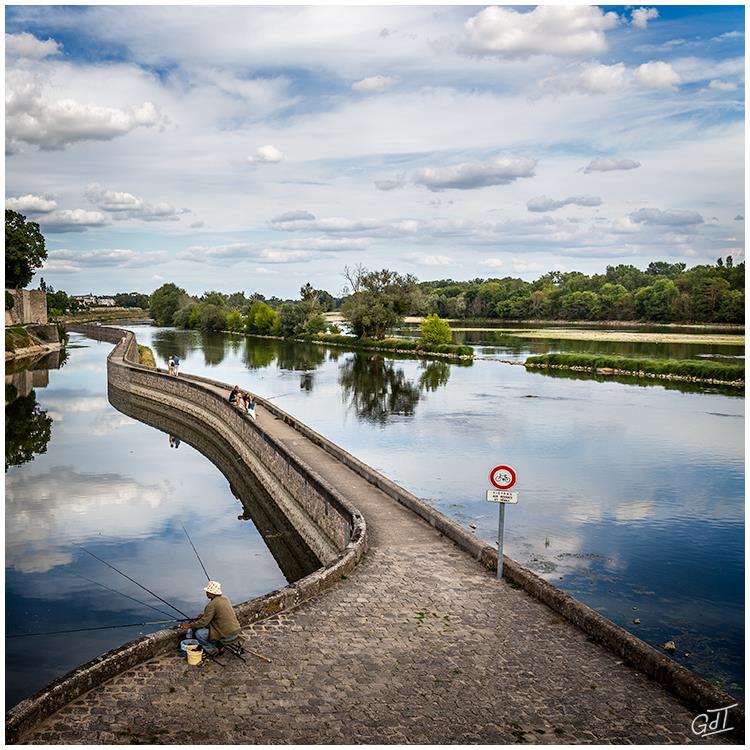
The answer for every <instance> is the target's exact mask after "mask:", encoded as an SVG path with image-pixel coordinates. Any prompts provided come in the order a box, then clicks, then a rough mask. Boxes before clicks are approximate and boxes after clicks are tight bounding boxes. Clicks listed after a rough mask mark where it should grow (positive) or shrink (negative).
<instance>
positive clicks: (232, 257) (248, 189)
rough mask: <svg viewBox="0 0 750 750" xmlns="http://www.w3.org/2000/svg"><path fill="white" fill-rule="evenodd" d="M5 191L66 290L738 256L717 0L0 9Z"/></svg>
mask: <svg viewBox="0 0 750 750" xmlns="http://www.w3.org/2000/svg"><path fill="white" fill-rule="evenodd" d="M5 25H6V27H5V55H6V58H5V64H6V92H5V96H6V158H5V170H6V186H5V189H6V208H11V209H14V210H17V211H20V212H21V213H22V214H24V215H25V216H26V217H27V218H28V219H30V220H33V221H35V222H38V223H39V225H40V227H41V230H42V232H43V233H44V236H45V238H46V241H47V249H48V259H47V262H46V264H45V266H44V267H43V268H42V269H41V270H40V271H39V272H38V273H37V274H36V276H35V277H34V280H33V281H32V284H31V286H35V285H36V284H37V283H38V281H39V278H40V276H43V277H44V279H45V281H46V282H47V283H48V284H52V285H53V286H54V287H55V288H56V289H64V290H65V291H67V292H68V293H70V294H84V293H88V292H93V293H95V294H111V293H115V292H124V291H141V292H146V293H150V292H151V291H153V290H154V289H155V288H157V287H158V286H160V285H161V284H163V283H166V282H174V283H177V284H178V285H179V286H181V287H183V288H185V289H186V290H187V291H188V292H190V293H191V294H200V293H202V292H203V291H206V290H209V289H216V290H219V291H223V292H233V291H237V290H241V291H245V292H246V293H247V294H248V295H249V294H251V293H252V292H261V293H263V294H265V295H266V296H270V295H274V294H275V295H278V296H280V297H288V298H293V297H296V296H297V294H298V290H299V288H300V287H301V286H302V285H303V284H304V283H306V282H308V281H309V282H310V283H312V285H313V286H314V287H316V288H320V289H326V290H328V291H329V292H331V293H332V294H334V295H338V294H340V293H341V290H342V287H343V286H344V283H345V281H344V277H343V270H344V267H345V266H349V267H352V266H356V265H357V264H362V265H364V266H365V267H367V268H371V269H375V268H384V267H387V268H391V269H394V270H396V271H398V272H400V273H412V274H414V275H415V276H417V277H418V278H419V279H420V280H429V279H447V278H452V279H457V280H464V279H473V278H477V277H482V278H487V277H498V278H502V277H505V276H514V277H521V278H524V279H527V280H531V279H535V278H538V277H539V276H540V275H542V274H543V273H546V272H547V271H550V270H563V271H571V270H577V271H583V272H585V273H589V274H590V273H598V272H603V271H604V269H605V268H606V266H608V265H616V264H618V263H628V264H632V265H635V266H638V267H639V268H645V267H646V266H647V265H648V263H649V262H651V261H653V260H667V261H669V262H684V263H686V264H687V265H688V266H692V265H696V264H698V263H714V262H715V261H716V259H717V258H718V257H719V256H722V257H724V256H726V255H732V256H733V257H734V259H735V261H736V262H737V261H739V260H743V259H744V226H745V224H744V212H745V196H744V69H745V64H744V42H745V40H744V29H745V24H744V7H743V6H696V5H693V6H661V5H660V6H651V5H645V6H640V5H633V6H573V5H545V6H508V5H505V6H502V5H501V6H497V5H496V6H482V5H472V6H468V5H455V6H450V5H436V6H429V5H410V6H397V5H388V6H381V7H373V6H351V7H345V6H299V5H298V6H284V5H268V6H176V5H161V6H148V5H144V6H128V5H100V6H62V5H46V6H45V5H9V6H6V14H5Z"/></svg>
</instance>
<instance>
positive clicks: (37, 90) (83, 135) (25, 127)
mask: <svg viewBox="0 0 750 750" xmlns="http://www.w3.org/2000/svg"><path fill="white" fill-rule="evenodd" d="M5 114H6V117H5V137H6V143H7V144H8V147H9V150H10V151H11V152H14V151H17V150H18V144H19V143H28V144H31V145H36V146H39V148H41V149H42V150H45V151H54V150H57V149H63V148H65V147H66V146H69V145H71V144H73V143H76V142H79V141H108V140H112V139H113V138H117V137H119V136H123V135H125V134H127V133H129V132H130V131H132V130H134V129H136V128H139V127H151V126H153V125H155V124H157V122H158V121H159V113H158V111H157V109H156V107H155V106H154V105H153V104H152V103H151V102H143V103H142V104H138V105H131V106H127V107H122V108H117V107H105V106H99V105H90V104H82V103H80V102H79V101H77V100H75V99H70V98H69V99H51V98H49V96H47V95H46V94H45V93H44V92H43V86H42V81H41V78H40V77H39V76H37V75H34V74H33V73H30V72H29V71H26V70H21V69H9V70H8V71H7V73H6V93H5Z"/></svg>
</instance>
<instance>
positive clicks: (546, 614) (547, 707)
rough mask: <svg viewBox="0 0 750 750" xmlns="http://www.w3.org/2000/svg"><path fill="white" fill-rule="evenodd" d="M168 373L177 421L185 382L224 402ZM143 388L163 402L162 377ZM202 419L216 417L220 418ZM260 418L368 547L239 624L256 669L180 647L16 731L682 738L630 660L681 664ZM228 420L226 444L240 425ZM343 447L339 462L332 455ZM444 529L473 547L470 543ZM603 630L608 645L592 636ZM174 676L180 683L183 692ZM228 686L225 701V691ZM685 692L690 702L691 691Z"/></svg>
mask: <svg viewBox="0 0 750 750" xmlns="http://www.w3.org/2000/svg"><path fill="white" fill-rule="evenodd" d="M139 372H140V369H139ZM139 377H140V376H139ZM191 380H195V381H196V383H195V384H191ZM161 381H163V382H161ZM160 382H161V384H162V385H163V386H164V387H165V388H167V387H168V389H169V390H170V391H175V393H178V396H179V398H176V399H173V400H172V402H171V403H170V404H168V406H169V407H170V408H168V409H167V411H168V413H169V414H170V415H172V416H174V415H175V414H177V413H178V412H180V411H181V410H182V409H185V410H194V404H193V403H192V402H193V401H194V399H193V398H192V397H191V392H192V391H193V390H195V389H196V387H197V388H201V386H204V385H213V386H216V387H217V388H219V392H218V394H217V395H218V396H219V397H220V398H221V404H222V405H224V406H226V394H227V393H228V390H229V386H221V387H220V386H219V384H217V383H213V384H212V383H209V382H208V381H205V380H202V379H200V378H191V376H185V377H181V378H179V379H166V378H161V379H160ZM151 384H152V386H153V385H154V384H157V385H158V383H156V381H152V383H151ZM191 385H192V387H191ZM178 388H179V392H177V391H176V390H175V389H178ZM201 389H202V388H201ZM142 390H143V393H144V395H147V396H148V397H149V398H151V399H153V400H154V401H156V402H157V403H159V404H160V405H161V404H162V399H160V398H157V396H158V395H159V394H158V393H157V391H159V390H161V389H160V388H157V389H154V388H153V387H151V388H148V389H146V388H143V389H142ZM266 409H267V411H266ZM206 414H208V412H206ZM209 416H210V415H209ZM217 416H218V415H217ZM231 416H232V417H235V416H236V413H235V411H232V412H231ZM211 419H212V420H213V421H214V422H215V423H216V426H217V428H218V427H219V425H220V421H216V420H215V419H214V417H211ZM230 421H232V420H230ZM248 425H250V423H249V422H248ZM256 425H257V428H258V429H261V430H263V431H264V432H265V433H267V441H268V442H269V443H271V444H274V443H279V444H280V445H282V446H286V448H287V449H288V450H289V451H290V452H293V453H294V454H295V455H297V456H298V459H297V460H299V461H302V462H304V464H305V465H307V466H314V467H315V472H316V476H317V477H319V478H320V480H319V481H321V482H322V483H325V486H330V487H336V486H346V487H347V496H349V497H351V498H352V502H356V504H357V507H361V509H362V511H363V513H364V515H365V517H366V521H367V526H368V529H372V536H371V549H370V553H368V555H367V557H366V559H365V560H364V561H363V563H362V564H361V565H360V566H359V567H358V568H357V569H355V570H353V571H352V573H351V574H349V575H347V576H345V577H344V578H343V579H342V581H341V582H340V583H339V585H337V586H336V587H335V588H333V589H331V590H329V591H328V592H326V593H325V595H324V596H322V597H320V599H317V600H312V601H310V602H308V603H304V604H301V605H300V606H297V607H294V608H293V609H290V610H288V611H283V612H281V613H280V614H277V615H273V616H271V617H270V618H268V619H266V620H264V621H263V622H261V623H259V624H257V625H251V626H249V627H248V628H246V631H245V632H246V635H247V637H248V638H251V639H252V641H251V643H252V648H253V649H257V650H259V651H262V652H264V653H267V654H268V655H270V656H271V657H272V660H273V662H272V664H271V665H268V664H266V663H258V662H254V663H253V666H252V668H248V667H247V666H245V665H241V664H239V663H238V662H235V661H232V662H230V663H229V664H228V665H227V666H226V667H224V668H222V669H220V670H216V669H211V668H209V669H203V670H197V669H196V670H190V669H189V668H186V666H185V662H184V658H180V657H178V655H177V654H170V655H165V656H161V657H159V658H158V659H155V660H151V661H149V662H148V663H146V664H142V665H140V666H138V667H135V668H133V669H131V670H129V671H128V672H127V673H125V674H122V675H120V676H118V677H116V678H115V679H114V680H112V681H111V682H109V683H107V684H106V685H102V686H99V687H96V688H94V689H93V690H92V691H91V692H89V693H87V694H86V695H85V696H82V697H81V699H80V700H77V701H76V702H75V703H72V704H69V705H67V706H66V707H65V708H64V709H63V710H62V711H61V712H59V713H58V714H57V715H55V716H54V717H52V718H51V719H50V720H49V721H48V722H47V723H46V724H44V725H39V726H37V727H35V730H34V734H33V735H27V736H26V737H25V738H24V739H25V740H27V741H29V740H30V741H36V742H54V743H70V742H80V741H82V740H84V739H85V741H88V742H106V743H114V742H125V743H127V742H147V743H154V742H159V743H168V744H195V743H204V742H211V743H217V742H221V743H228V744H239V743H257V742H273V743H295V744H311V743H318V744H320V743H323V744H330V743H342V742H347V741H349V742H352V741H354V742H360V743H365V742H373V743H389V744H390V743H403V744H406V743H415V742H417V743H445V742H446V741H447V742H454V743H462V744H468V743H484V744H486V743H495V742H497V743H510V742H518V741H539V740H540V738H541V739H544V738H545V737H546V738H548V739H553V740H557V741H560V742H568V743H572V742H592V741H593V742H622V741H627V740H630V741H633V739H638V738H641V737H643V738H645V741H649V742H687V741H689V740H690V739H691V734H690V724H691V721H692V717H693V716H694V714H695V711H694V710H690V709H689V708H687V707H686V706H685V705H683V704H681V702H680V701H678V700H676V699H675V698H673V697H672V696H670V695H669V694H668V693H667V692H666V691H664V690H662V689H661V688H660V687H659V686H658V685H657V684H656V682H654V681H651V680H648V679H646V678H645V676H644V675H643V674H641V673H639V672H638V671H636V670H635V669H633V668H632V667H631V666H629V665H630V663H631V661H634V662H635V663H636V664H638V666H639V667H641V668H643V667H644V666H645V665H646V663H647V662H649V661H650V662H651V664H652V665H654V666H655V667H656V668H657V674H656V675H654V676H655V677H657V679H660V680H666V681H669V680H671V678H672V677H675V678H677V677H678V676H679V675H682V674H684V672H685V671H686V670H683V669H682V668H681V667H679V666H676V665H675V664H674V662H673V661H672V659H671V657H667V656H666V655H664V654H660V653H657V652H654V650H653V649H650V648H649V647H645V646H644V644H643V643H642V642H640V641H638V639H635V638H633V637H632V636H629V635H628V634H627V633H625V632H624V631H622V630H621V629H619V628H615V629H614V630H612V629H611V627H612V626H611V623H609V622H608V621H607V620H605V618H603V617H602V616H601V615H599V614H597V613H595V612H593V611H591V610H589V609H588V608H585V607H583V605H581V604H580V603H578V602H574V601H572V600H571V599H570V597H567V596H566V595H564V594H561V592H559V591H558V590H557V589H555V588H554V587H552V586H550V585H549V584H545V583H544V582H543V581H541V580H540V579H538V578H537V577H536V576H533V574H530V573H529V572H528V571H525V570H524V569H523V568H521V567H520V566H518V565H517V564H515V563H513V562H512V561H510V560H507V561H506V578H510V579H511V580H513V582H514V583H515V584H516V585H515V586H507V585H504V584H503V583H502V582H498V581H496V580H495V578H494V576H493V575H492V574H491V572H489V571H487V570H486V567H490V568H491V567H492V565H491V563H492V556H493V555H494V554H495V553H494V551H493V550H492V548H491V546H490V545H489V544H488V543H482V542H480V540H478V539H477V538H475V537H474V536H473V535H471V534H469V533H468V532H466V531H465V530H463V529H460V528H456V527H455V525H454V524H452V523H451V522H450V521H448V520H447V519H446V518H445V517H444V516H442V514H440V513H438V512H436V511H434V510H432V509H430V508H429V507H428V506H426V505H425V504H424V503H422V502H421V501H419V500H418V499H417V498H414V497H413V496H410V495H409V494H408V493H406V492H404V491H403V490H402V489H401V488H400V487H398V486H397V485H394V484H393V483H392V482H390V481H389V480H388V479H386V478H385V477H382V476H379V475H378V476H377V477H376V479H377V482H376V483H373V481H372V479H370V480H367V478H366V476H365V475H364V474H363V473H362V472H360V471H359V470H358V469H357V466H358V463H359V462H357V461H356V459H354V458H353V457H351V456H350V455H349V454H347V453H346V452H345V451H343V450H342V449H339V448H338V447H337V446H328V444H327V441H326V440H325V438H322V436H320V435H318V434H317V433H313V432H312V431H311V430H310V429H309V428H307V427H305V426H304V425H302V424H300V423H298V422H297V420H296V419H295V418H294V417H291V416H289V415H288V414H285V413H284V412H281V411H280V410H279V409H277V408H274V407H273V406H272V405H271V404H266V405H265V408H264V403H263V402H262V401H261V409H260V410H259V414H258V421H257V423H255V422H253V423H252V425H250V426H251V427H253V428H255V427H256ZM228 429H229V432H228V433H227V434H228V435H229V436H230V437H232V438H233V439H234V436H236V434H237V430H236V428H235V426H234V425H231V426H228ZM304 438H308V439H304ZM337 453H339V454H342V456H343V458H339V459H337V457H336V454H337ZM364 469H365V470H366V471H367V472H372V470H370V469H369V467H364ZM287 473H288V469H287ZM342 475H345V476H342ZM395 495H400V496H403V497H404V499H405V500H407V501H409V502H405V501H404V500H400V499H399V497H396V496H395ZM394 500H395V501H396V502H394ZM415 506H416V507H415ZM417 507H421V510H418V509H417ZM414 510H417V513H414V512H412V511H414ZM418 514H419V515H421V516H422V518H419V517H418ZM425 514H426V515H425ZM423 519H424V520H423ZM425 521H428V522H425ZM439 532H440V533H439ZM368 533H369V532H368ZM444 535H447V536H448V537H449V538H450V539H452V540H453V542H455V541H459V542H462V543H461V544H459V547H463V548H464V550H466V551H471V553H472V554H462V553H461V551H460V549H459V548H457V547H456V546H455V545H454V544H453V542H452V541H449V539H448V538H446V536H444ZM477 557H479V558H481V562H480V561H478V560H477V559H476V558H477ZM472 558H474V559H472ZM482 563H484V564H482ZM488 563H489V564H488ZM520 587H523V588H527V589H529V591H530V593H532V594H533V596H531V597H530V596H528V595H527V594H526V592H524V591H522V590H519V588H520ZM546 595H549V597H551V601H547V602H546V603H547V604H549V605H550V606H551V607H552V608H553V609H555V610H556V614H560V615H561V617H550V616H551V615H552V614H553V613H552V612H551V611H550V610H549V609H548V608H547V607H545V605H544V604H542V603H541V602H540V601H538V600H537V599H536V598H535V597H539V598H540V599H542V600H543V601H546V599H545V596H546ZM568 620H572V621H573V623H575V625H573V624H572V623H571V622H569V621H568ZM579 628H582V630H581V629H579ZM519 631H521V632H523V634H524V637H523V638H519V637H518V632H519ZM353 634H354V635H355V636H356V637H354V638H353ZM587 634H588V637H587ZM612 634H616V635H617V638H616V639H615V641H614V642H611V640H610V639H609V638H608V637H607V636H608V635H612ZM600 639H601V640H602V641H603V642H606V643H607V644H608V645H609V646H610V648H613V649H614V650H615V652H616V653H613V652H612V651H609V650H608V649H606V648H603V647H602V646H601V645H600V644H599V643H597V641H598V640H600ZM636 644H637V645H638V646H639V649H638V651H639V655H637V656H636V657H635V658H634V655H635V653H636V652H635V651H633V650H632V649H633V647H634V645H636ZM644 648H645V650H643V649H644ZM623 652H626V653H627V657H625V655H624V653H623ZM624 658H625V659H626V663H623V659H624ZM499 672H502V674H503V680H502V681H498V680H497V674H498V673H499ZM530 676H531V677H533V679H529V677H530ZM685 677H690V680H689V681H688V682H686V683H684V687H686V688H689V689H691V690H693V688H694V687H695V685H696V682H695V679H694V676H692V675H685ZM176 684H180V685H183V687H184V689H183V690H178V691H175V687H174V686H175V685H176ZM675 686H676V683H673V684H670V687H672V688H674V687H675ZM707 688H708V689H709V694H710V695H711V697H712V700H711V704H712V705H713V704H714V699H717V700H719V703H717V704H716V705H725V703H722V702H721V701H726V700H727V699H728V700H731V699H730V698H729V696H726V695H723V694H717V692H716V691H715V690H714V689H713V688H710V686H707ZM227 692H229V693H231V695H232V696H234V698H233V700H232V701H226V700H221V696H226V694H227ZM691 694H692V696H693V697H692V698H691V699H690V700H695V696H696V695H697V694H699V693H696V692H695V690H693V692H692V693H691ZM394 696H395V697H396V699H394ZM290 706H292V707H296V708H298V710H293V711H290ZM701 708H705V707H704V706H703V701H701ZM737 713H738V714H739V711H738V712H737ZM437 717H441V718H442V719H443V721H437V720H436V719H437ZM738 719H739V721H737V722H736V723H734V722H733V723H734V725H735V726H737V727H739V726H740V725H741V723H742V719H744V713H742V715H741V717H740V716H738ZM738 734H739V732H738Z"/></svg>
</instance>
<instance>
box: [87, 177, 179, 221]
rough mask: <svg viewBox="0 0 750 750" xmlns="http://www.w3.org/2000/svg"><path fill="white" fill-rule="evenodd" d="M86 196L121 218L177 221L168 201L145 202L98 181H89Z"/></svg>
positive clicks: (175, 213)
mask: <svg viewBox="0 0 750 750" xmlns="http://www.w3.org/2000/svg"><path fill="white" fill-rule="evenodd" d="M84 195H85V196H86V198H87V199H88V200H89V201H90V202H91V203H93V204H94V205H95V206H96V207H97V208H99V209H101V210H102V211H109V212H112V213H114V214H119V215H121V216H120V217H121V218H129V219H141V220H143V221H179V218H180V217H179V214H182V213H188V211H187V210H185V209H183V210H181V211H178V210H177V209H176V208H175V207H174V206H172V205H171V204H169V203H164V202H161V203H153V204H152V203H147V202H146V201H145V200H143V198H139V197H138V196H135V195H133V194H132V193H126V192H123V191H118V190H110V189H108V188H106V187H104V186H103V185H100V184H99V183H96V182H94V183H91V184H90V185H88V187H87V188H86V192H85V194H84Z"/></svg>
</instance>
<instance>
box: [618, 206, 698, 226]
mask: <svg viewBox="0 0 750 750" xmlns="http://www.w3.org/2000/svg"><path fill="white" fill-rule="evenodd" d="M630 218H631V219H632V220H633V221H634V222H636V223H638V224H650V225H656V226H690V225H694V224H702V223H703V217H702V216H701V215H700V214H699V213H698V212H697V211H677V210H672V209H668V210H666V211H662V210H661V209H658V208H639V209H638V210H637V211H633V212H632V213H631V214H630Z"/></svg>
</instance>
